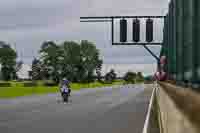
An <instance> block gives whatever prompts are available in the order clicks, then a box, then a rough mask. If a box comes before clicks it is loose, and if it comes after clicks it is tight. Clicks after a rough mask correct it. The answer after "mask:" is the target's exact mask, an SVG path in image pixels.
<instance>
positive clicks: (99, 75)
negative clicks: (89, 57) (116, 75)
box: [96, 60, 103, 82]
mask: <svg viewBox="0 0 200 133" xmlns="http://www.w3.org/2000/svg"><path fill="white" fill-rule="evenodd" d="M102 64H103V61H102V60H98V62H97V66H96V74H97V79H98V81H100V82H101V69H102Z"/></svg>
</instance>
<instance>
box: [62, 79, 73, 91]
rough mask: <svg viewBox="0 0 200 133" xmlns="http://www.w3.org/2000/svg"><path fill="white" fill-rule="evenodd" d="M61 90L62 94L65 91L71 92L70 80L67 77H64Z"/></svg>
mask: <svg viewBox="0 0 200 133" xmlns="http://www.w3.org/2000/svg"><path fill="white" fill-rule="evenodd" d="M60 92H61V94H62V95H63V93H68V95H70V93H71V89H70V82H69V81H68V80H67V79H66V78H63V80H62V81H61V83H60Z"/></svg>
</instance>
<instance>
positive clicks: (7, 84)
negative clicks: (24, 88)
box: [0, 82, 11, 87]
mask: <svg viewBox="0 0 200 133" xmlns="http://www.w3.org/2000/svg"><path fill="white" fill-rule="evenodd" d="M10 86H11V83H8V82H0V87H10Z"/></svg>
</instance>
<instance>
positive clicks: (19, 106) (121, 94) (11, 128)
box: [0, 85, 151, 133]
mask: <svg viewBox="0 0 200 133" xmlns="http://www.w3.org/2000/svg"><path fill="white" fill-rule="evenodd" d="M150 95H151V91H148V92H146V91H144V85H136V86H133V85H132V86H130V85H129V86H120V87H107V88H98V89H86V90H81V91H76V92H72V96H71V97H70V100H71V102H70V103H67V104H63V103H62V102H61V98H60V95H59V94H49V95H45V96H31V97H21V98H16V99H11V100H0V132H1V133H58V132H60V133H63V132H65V133H142V129H143V126H144V121H145V117H146V113H147V109H148V104H149V99H150Z"/></svg>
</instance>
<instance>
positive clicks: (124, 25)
mask: <svg viewBox="0 0 200 133" xmlns="http://www.w3.org/2000/svg"><path fill="white" fill-rule="evenodd" d="M126 41H127V20H125V19H122V20H120V42H126Z"/></svg>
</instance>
